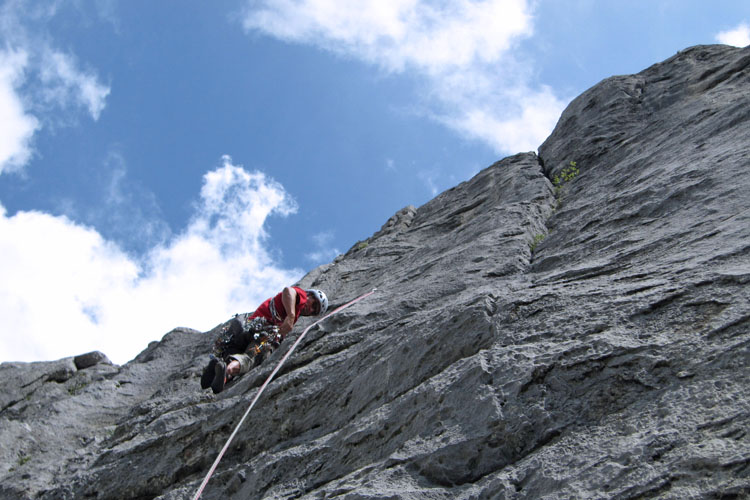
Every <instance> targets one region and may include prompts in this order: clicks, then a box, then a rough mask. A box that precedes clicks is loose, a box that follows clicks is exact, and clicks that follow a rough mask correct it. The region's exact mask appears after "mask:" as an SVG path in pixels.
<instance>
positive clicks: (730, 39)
mask: <svg viewBox="0 0 750 500" xmlns="http://www.w3.org/2000/svg"><path fill="white" fill-rule="evenodd" d="M716 40H717V41H718V42H719V43H723V44H726V45H733V46H735V47H747V46H748V45H750V25H749V24H747V23H741V24H740V25H739V26H737V27H736V28H734V29H731V30H727V31H722V32H721V33H719V34H718V35H716Z"/></svg>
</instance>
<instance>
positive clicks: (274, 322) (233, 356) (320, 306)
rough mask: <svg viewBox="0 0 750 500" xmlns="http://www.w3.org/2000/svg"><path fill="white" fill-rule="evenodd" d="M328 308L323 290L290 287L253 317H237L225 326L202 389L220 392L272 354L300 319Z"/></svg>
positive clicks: (206, 370) (268, 300)
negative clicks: (209, 388) (231, 381)
mask: <svg viewBox="0 0 750 500" xmlns="http://www.w3.org/2000/svg"><path fill="white" fill-rule="evenodd" d="M327 309H328V298H327V297H326V294H325V293H323V291H321V290H317V289H309V290H304V289H302V288H300V287H296V286H288V287H285V288H284V290H282V291H281V293H278V294H276V295H275V296H274V297H270V298H268V299H266V300H265V301H264V302H263V303H262V304H261V305H260V306H259V307H258V309H256V310H255V312H254V313H253V314H252V315H248V314H238V315H237V316H235V317H234V318H232V319H230V320H229V321H227V322H226V323H225V324H224V325H222V328H221V332H220V333H219V336H218V338H217V339H216V341H215V342H214V346H213V349H212V354H211V359H210V361H209V362H208V365H207V366H206V367H205V368H204V370H203V375H202V376H201V387H202V388H203V389H207V388H208V387H211V390H212V391H213V392H214V394H218V393H220V392H221V391H223V390H224V386H225V385H226V384H227V382H229V381H230V380H232V379H233V378H234V377H237V376H239V375H244V374H245V373H247V372H248V371H250V369H251V368H253V367H254V366H257V365H259V364H260V363H261V362H262V361H263V358H264V357H265V356H266V355H267V354H269V353H271V352H273V349H274V348H276V347H278V345H279V344H280V343H281V342H282V341H283V340H284V338H285V337H286V335H287V334H288V333H289V332H291V331H292V328H293V327H294V325H295V323H297V320H298V319H299V317H300V316H317V315H321V314H324V313H325V312H326V310H327Z"/></svg>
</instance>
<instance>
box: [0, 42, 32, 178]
mask: <svg viewBox="0 0 750 500" xmlns="http://www.w3.org/2000/svg"><path fill="white" fill-rule="evenodd" d="M27 62H28V57H27V55H26V53H25V52H23V51H12V50H5V51H0V174H1V173H2V172H3V171H12V170H16V169H18V168H20V167H22V166H23V165H25V164H26V163H27V162H28V161H29V158H30V157H31V139H32V137H33V135H34V132H35V131H36V130H37V129H38V128H39V122H38V121H37V119H36V118H34V117H33V116H31V115H29V114H27V113H26V111H25V109H24V105H23V101H22V100H21V99H20V97H19V96H18V94H16V91H15V88H16V86H17V85H19V84H20V82H21V81H22V80H23V72H24V69H25V68H26V65H27Z"/></svg>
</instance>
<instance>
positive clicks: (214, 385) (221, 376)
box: [211, 359, 227, 394]
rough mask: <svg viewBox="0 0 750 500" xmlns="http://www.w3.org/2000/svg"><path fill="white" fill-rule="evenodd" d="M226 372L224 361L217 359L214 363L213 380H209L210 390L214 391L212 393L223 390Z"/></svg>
mask: <svg viewBox="0 0 750 500" xmlns="http://www.w3.org/2000/svg"><path fill="white" fill-rule="evenodd" d="M226 372H227V365H226V363H224V362H223V361H221V360H218V359H217V360H216V364H215V365H214V380H213V382H211V390H212V391H214V394H219V393H220V392H221V391H223V390H224V384H225V383H226V382H227V379H226Z"/></svg>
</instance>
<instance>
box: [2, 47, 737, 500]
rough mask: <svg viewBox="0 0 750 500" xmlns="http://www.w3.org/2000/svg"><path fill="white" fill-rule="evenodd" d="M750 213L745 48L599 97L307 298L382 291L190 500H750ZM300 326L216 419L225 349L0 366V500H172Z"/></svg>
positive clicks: (624, 82) (254, 419) (306, 347)
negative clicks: (208, 375)
mask: <svg viewBox="0 0 750 500" xmlns="http://www.w3.org/2000/svg"><path fill="white" fill-rule="evenodd" d="M571 162H573V163H571ZM749 192H750V49H734V48H730V47H726V46H699V47H693V48H690V49H687V50H685V51H683V52H681V53H679V54H677V55H675V56H674V57H672V58H670V59H668V60H667V61H664V62H662V63H659V64H656V65H654V66H652V67H650V68H648V69H646V70H645V71H643V72H641V73H639V74H637V75H631V76H621V77H614V78H610V79H607V80H605V81H603V82H601V83H600V84H598V85H596V86H594V87H593V88H591V89H590V90H588V91H587V92H585V93H584V94H582V95H581V96H580V97H578V98H577V99H575V100H574V101H573V102H572V103H571V104H570V106H569V107H568V108H567V109H566V111H565V112H564V113H563V115H562V116H561V118H560V121H559V123H558V125H557V127H556V128H555V130H554V132H553V133H552V135H551V136H550V137H549V138H548V139H547V140H546V141H545V142H544V144H542V145H541V147H540V148H539V154H538V155H537V154H534V153H524V154H518V155H515V156H512V157H508V158H505V159H503V160H501V161H499V162H498V163H496V164H494V165H492V166H490V167H489V168H487V169H485V170H483V171H482V172H480V173H479V174H477V175H476V176H475V177H474V178H472V179H471V180H469V181H467V182H464V183H462V184H460V185H458V186H456V187H455V188H453V189H450V190H448V191H446V192H444V193H442V194H440V195H439V196H437V197H436V198H435V199H433V200H432V201H430V202H428V203H426V204H425V205H423V206H421V207H418V208H415V207H411V206H409V207H406V208H404V209H403V210H401V211H399V212H398V213H397V214H395V215H394V216H393V217H392V218H391V219H390V220H388V221H387V222H386V223H385V224H384V225H383V227H382V229H381V230H380V231H378V232H376V233H375V234H374V235H373V236H372V237H370V238H369V239H367V240H365V241H360V242H358V243H356V244H355V245H354V246H353V247H352V248H351V249H350V250H349V251H348V252H346V253H345V254H344V255H341V256H339V257H337V258H336V259H335V260H334V261H333V262H331V263H330V264H327V265H324V266H321V267H319V268H317V269H315V270H313V271H312V272H311V273H309V274H308V275H307V276H305V277H304V278H303V279H302V281H301V283H300V284H301V286H304V287H308V286H314V287H318V288H322V289H324V290H325V291H326V293H327V294H328V295H329V298H330V299H331V302H332V308H333V307H336V306H337V305H341V304H343V303H344V302H346V301H348V300H350V299H352V298H354V297H356V296H359V295H361V294H362V293H364V292H367V291H369V290H371V289H373V288H377V289H378V291H377V292H376V293H375V294H374V295H372V296H371V297H369V298H367V299H366V300H364V301H362V302H359V303H357V304H356V305H354V306H352V307H351V308H348V309H346V310H344V311H342V312H341V313H339V314H337V315H335V316H332V317H330V318H328V319H326V320H324V321H323V322H321V323H320V324H319V325H317V326H315V327H314V328H312V329H311V330H310V331H309V333H308V335H307V337H306V338H305V339H303V341H302V342H301V344H300V346H299V348H298V350H297V351H295V352H294V353H293V355H292V356H291V357H290V358H289V360H288V361H287V363H286V364H285V365H284V367H283V368H282V369H281V370H280V371H279V373H278V375H277V377H276V379H275V380H274V381H273V382H272V383H271V384H270V385H269V386H268V388H267V390H266V392H265V393H264V394H263V396H262V397H261V398H260V400H259V402H258V406H257V407H256V408H255V409H254V410H253V413H251V414H250V417H249V419H248V421H246V423H245V424H244V426H243V427H242V428H241V429H240V431H239V433H238V434H237V436H236V438H235V439H234V441H233V443H232V445H231V446H230V448H229V449H228V451H227V453H226V455H225V456H224V458H223V460H222V462H221V463H220V464H219V466H218V468H217V470H216V473H215V474H214V476H213V477H212V478H211V480H210V482H209V483H208V486H207V488H206V490H205V492H204V494H203V496H202V498H205V499H220V498H221V499H227V498H230V499H254V498H268V499H271V498H274V499H280V498H309V499H319V498H330V497H340V498H348V499H367V498H372V499H376V498H377V499H383V498H430V499H439V498H444V499H454V498H458V499H467V500H468V499H527V498H528V499H558V498H576V499H586V498H591V499H602V498H612V499H626V498H675V499H685V498H695V499H697V498H717V499H718V498H727V499H728V498H746V497H748V496H750V436H749V435H748V428H750V370H748V365H749V363H748V361H750V292H749V291H748V284H749V283H750V196H748V193H749ZM254 307H255V304H249V305H248V309H250V310H252V309H253V308H254ZM220 319H221V318H217V320H220ZM311 321H312V320H310V319H305V320H303V321H301V322H300V324H299V325H298V326H297V327H296V328H295V331H294V332H293V333H292V335H291V337H290V339H288V340H287V341H286V342H285V343H284V344H282V349H280V350H278V351H277V352H275V353H274V354H273V355H272V356H271V357H270V359H268V360H267V361H266V362H265V363H264V364H263V365H261V366H259V367H257V368H255V369H254V370H252V371H251V372H250V373H248V374H247V375H246V376H244V377H243V378H242V379H240V380H239V381H238V382H237V383H235V384H234V385H232V386H230V387H229V388H227V390H225V391H224V392H223V393H221V394H219V395H216V396H214V395H213V394H211V392H210V391H201V390H200V387H199V382H198V380H199V378H200V374H201V369H202V367H203V365H204V364H205V363H206V361H207V359H208V353H209V351H210V346H211V344H212V342H213V339H214V338H215V336H216V335H217V333H218V329H219V327H217V328H215V329H213V330H212V331H210V332H206V333H200V332H196V331H193V330H188V329H176V330H174V331H172V332H170V333H169V334H167V335H166V336H165V337H164V338H163V339H162V341H160V342H154V343H152V344H151V345H149V346H148V348H147V349H146V350H145V351H143V352H142V353H141V354H140V355H139V356H138V357H137V358H136V359H135V360H133V361H131V362H130V363H128V364H126V365H124V366H115V365H112V364H111V363H109V362H108V361H107V360H106V357H104V358H102V359H99V361H98V362H96V363H94V364H91V365H88V364H87V363H84V364H86V367H85V368H82V367H83V366H84V364H81V363H77V362H75V361H74V360H75V359H78V360H79V361H80V359H82V358H66V359H63V360H59V361H54V362H48V363H32V364H24V363H3V364H2V365H0V375H2V377H1V378H0V380H2V382H0V383H1V384H2V390H0V497H1V498H8V499H21V498H24V499H25V498H33V499H50V500H51V499H55V500H57V499H78V498H93V499H156V498H158V499H163V500H167V499H169V500H177V499H189V498H192V497H193V495H194V494H195V492H196V490H197V488H198V486H199V484H200V483H201V481H202V480H203V477H204V476H205V474H206V473H207V472H208V470H209V468H210V466H211V464H212V463H213V461H214V459H215V458H216V456H217V454H218V452H219V450H220V449H221V448H222V446H223V445H224V443H225V442H226V440H227V438H228V437H229V435H230V434H231V433H232V431H233V429H234V426H235V425H236V424H237V422H238V421H239V420H240V418H241V417H242V415H243V414H244V412H245V410H246V408H247V406H248V405H249V403H250V401H251V400H252V399H253V398H254V397H255V395H256V394H257V391H258V389H259V387H260V386H261V385H262V384H263V382H264V381H265V379H266V377H267V376H268V375H269V374H270V373H271V371H272V370H273V367H274V365H275V363H276V362H277V361H278V360H279V359H280V358H281V356H282V355H283V354H284V350H285V349H288V348H289V345H290V344H291V343H292V342H293V341H294V340H295V336H296V335H299V333H300V332H301V331H302V329H303V328H304V327H305V326H307V325H309V324H311ZM94 358H97V356H93V357H92V359H94ZM87 359H88V358H87Z"/></svg>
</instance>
